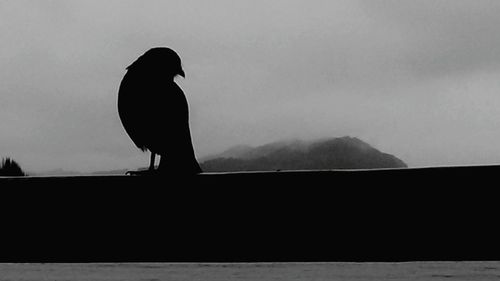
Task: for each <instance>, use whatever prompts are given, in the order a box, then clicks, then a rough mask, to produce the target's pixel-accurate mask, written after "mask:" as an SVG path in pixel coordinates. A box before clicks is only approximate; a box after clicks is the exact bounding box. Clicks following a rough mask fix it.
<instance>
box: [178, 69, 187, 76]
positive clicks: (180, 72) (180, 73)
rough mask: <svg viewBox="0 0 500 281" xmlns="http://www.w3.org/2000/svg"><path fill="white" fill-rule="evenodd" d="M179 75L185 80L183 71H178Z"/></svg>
mask: <svg viewBox="0 0 500 281" xmlns="http://www.w3.org/2000/svg"><path fill="white" fill-rule="evenodd" d="M179 75H180V76H182V78H186V74H185V73H184V70H182V69H181V70H180V71H179Z"/></svg>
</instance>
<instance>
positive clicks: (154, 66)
mask: <svg viewBox="0 0 500 281" xmlns="http://www.w3.org/2000/svg"><path fill="white" fill-rule="evenodd" d="M127 69H129V70H135V69H137V70H141V71H147V72H149V73H156V74H159V75H167V76H168V77H172V78H174V77H175V76H177V75H180V76H182V77H185V74H184V70H183V69H182V63H181V58H180V57H179V55H178V54H177V53H176V52H175V51H174V50H172V49H170V48H166V47H156V48H152V49H149V50H148V51H147V52H145V53H144V54H143V55H142V56H140V57H139V58H138V59H137V60H136V61H134V62H133V63H132V64H131V65H129V66H128V67H127Z"/></svg>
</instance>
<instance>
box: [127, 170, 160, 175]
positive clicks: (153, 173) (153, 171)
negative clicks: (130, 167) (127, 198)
mask: <svg viewBox="0 0 500 281" xmlns="http://www.w3.org/2000/svg"><path fill="white" fill-rule="evenodd" d="M125 175H127V176H155V175H158V171H157V170H139V171H127V172H126V173H125Z"/></svg>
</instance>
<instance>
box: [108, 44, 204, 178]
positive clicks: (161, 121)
mask: <svg viewBox="0 0 500 281" xmlns="http://www.w3.org/2000/svg"><path fill="white" fill-rule="evenodd" d="M177 75H180V76H182V77H185V74H184V70H183V69H182V64H181V59H180V57H179V55H177V53H176V52H175V51H173V50H172V49H170V48H166V47H158V48H152V49H150V50H148V51H147V52H146V53H144V54H143V55H142V56H140V57H139V58H138V59H137V60H136V61H134V62H133V63H132V64H131V65H130V66H128V67H127V72H126V74H125V76H124V77H123V79H122V81H121V84H120V89H119V91H118V114H119V116H120V119H121V121H122V124H123V127H124V128H125V131H126V132H127V134H128V135H129V136H130V138H131V139H132V141H133V142H134V144H135V145H136V146H137V147H138V148H139V149H140V150H142V151H143V152H145V151H146V150H149V151H150V152H151V161H150V165H149V173H151V172H159V173H162V174H163V173H171V174H173V175H179V174H185V175H189V174H197V173H200V172H201V168H200V166H199V164H198V162H197V160H196V158H195V154H194V149H193V144H192V140H191V133H190V129H189V109H188V103H187V100H186V97H185V95H184V93H183V91H182V89H181V88H180V87H179V86H178V85H177V84H176V83H175V81H174V78H175V77H176V76H177ZM156 154H158V155H160V164H159V166H158V170H157V171H155V170H154V164H155V156H156ZM137 173H140V172H135V173H133V174H137ZM146 173H148V172H146Z"/></svg>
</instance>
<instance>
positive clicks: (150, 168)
mask: <svg viewBox="0 0 500 281" xmlns="http://www.w3.org/2000/svg"><path fill="white" fill-rule="evenodd" d="M155 158H156V153H154V152H151V159H150V160H149V171H153V170H154V169H155Z"/></svg>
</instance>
